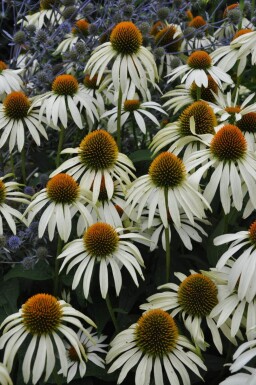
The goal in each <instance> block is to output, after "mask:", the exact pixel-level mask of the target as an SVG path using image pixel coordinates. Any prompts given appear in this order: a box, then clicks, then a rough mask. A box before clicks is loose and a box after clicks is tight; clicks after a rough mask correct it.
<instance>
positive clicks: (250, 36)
mask: <svg viewBox="0 0 256 385" xmlns="http://www.w3.org/2000/svg"><path fill="white" fill-rule="evenodd" d="M255 37H256V31H252V32H249V33H246V34H244V35H242V36H240V37H239V38H238V39H239V45H240V48H239V52H238V54H239V59H240V60H242V58H243V56H248V55H249V54H250V53H251V55H252V57H251V63H252V65H254V64H255V63H256V49H255V44H254V43H255Z"/></svg>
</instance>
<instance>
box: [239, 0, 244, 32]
mask: <svg viewBox="0 0 256 385" xmlns="http://www.w3.org/2000/svg"><path fill="white" fill-rule="evenodd" d="M239 8H240V11H241V21H240V23H239V24H238V29H241V28H242V22H243V13H244V0H240V1H239Z"/></svg>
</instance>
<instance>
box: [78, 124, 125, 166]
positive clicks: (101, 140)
mask: <svg viewBox="0 0 256 385" xmlns="http://www.w3.org/2000/svg"><path fill="white" fill-rule="evenodd" d="M79 157H80V160H81V162H82V163H84V164H85V165H86V166H87V167H90V168H91V169H93V170H104V169H108V168H110V167H113V166H114V164H115V162H116V160H117V157H118V147H117V144H116V142H115V140H114V139H113V138H112V136H111V135H110V134H109V133H108V132H107V131H104V130H96V131H93V132H91V133H89V134H88V135H86V136H85V137H84V139H83V140H82V142H81V143H80V146H79Z"/></svg>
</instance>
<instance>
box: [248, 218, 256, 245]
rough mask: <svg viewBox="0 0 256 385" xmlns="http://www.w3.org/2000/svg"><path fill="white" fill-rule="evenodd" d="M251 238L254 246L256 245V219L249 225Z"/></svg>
mask: <svg viewBox="0 0 256 385" xmlns="http://www.w3.org/2000/svg"><path fill="white" fill-rule="evenodd" d="M249 238H250V240H251V242H252V244H253V245H254V246H256V221H254V222H253V223H252V224H251V226H250V227H249Z"/></svg>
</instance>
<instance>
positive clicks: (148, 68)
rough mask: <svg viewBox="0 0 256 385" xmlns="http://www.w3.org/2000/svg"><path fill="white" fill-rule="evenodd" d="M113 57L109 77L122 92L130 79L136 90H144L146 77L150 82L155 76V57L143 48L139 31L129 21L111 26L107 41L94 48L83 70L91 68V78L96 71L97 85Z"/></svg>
mask: <svg viewBox="0 0 256 385" xmlns="http://www.w3.org/2000/svg"><path fill="white" fill-rule="evenodd" d="M112 59H114V63H113V65H112V80H113V83H114V87H115V89H116V90H119V87H121V89H122V92H124V91H125V89H126V86H127V80H128V79H129V78H130V79H132V81H133V83H134V84H135V85H136V87H137V88H138V89H140V88H143V89H144V90H145V89H147V76H148V77H149V79H150V81H151V82H152V83H153V84H154V83H155V80H157V79H158V74H157V68H156V64H155V60H154V57H153V55H152V53H151V52H150V51H149V50H148V49H147V48H145V47H143V45H142V34H141V32H140V30H139V29H138V28H137V27H136V26H135V25H134V24H133V23H132V22H130V21H123V22H121V23H119V24H117V25H116V26H115V27H114V28H113V30H112V32H111V35H110V41H109V42H107V43H103V44H101V45H100V46H99V47H97V48H96V49H95V50H94V52H93V54H92V56H91V57H90V59H89V60H88V62H87V64H86V67H85V71H91V77H93V76H94V75H95V74H96V73H98V80H97V84H99V83H100V80H101V77H102V75H103V73H104V71H105V69H106V68H107V66H108V64H109V63H110V61H111V60H112Z"/></svg>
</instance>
